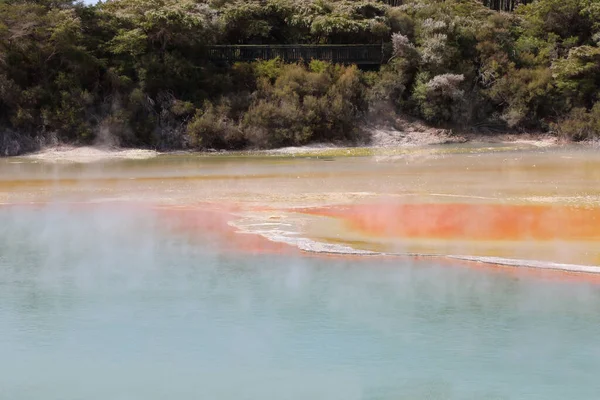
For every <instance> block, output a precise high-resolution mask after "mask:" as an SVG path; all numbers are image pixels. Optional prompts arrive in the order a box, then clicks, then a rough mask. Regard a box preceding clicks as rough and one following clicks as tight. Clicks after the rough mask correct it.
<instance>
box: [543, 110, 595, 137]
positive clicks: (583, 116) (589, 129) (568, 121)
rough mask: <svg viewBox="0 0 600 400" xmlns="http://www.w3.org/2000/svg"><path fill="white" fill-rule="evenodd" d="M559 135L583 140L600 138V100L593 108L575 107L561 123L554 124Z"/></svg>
mask: <svg viewBox="0 0 600 400" xmlns="http://www.w3.org/2000/svg"><path fill="white" fill-rule="evenodd" d="M553 128H554V130H555V131H556V133H557V134H558V135H560V136H561V137H563V138H565V139H569V140H574V141H582V140H592V139H598V138H600V102H598V103H596V104H595V105H594V107H592V109H591V110H589V111H588V110H586V109H585V108H574V109H573V110H571V112H570V113H569V115H568V116H567V117H566V118H564V119H562V120H561V121H560V122H559V123H557V124H553Z"/></svg>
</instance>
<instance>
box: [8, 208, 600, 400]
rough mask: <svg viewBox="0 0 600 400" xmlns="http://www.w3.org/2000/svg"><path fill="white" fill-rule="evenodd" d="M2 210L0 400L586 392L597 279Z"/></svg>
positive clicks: (599, 346)
mask: <svg viewBox="0 0 600 400" xmlns="http://www.w3.org/2000/svg"><path fill="white" fill-rule="evenodd" d="M164 224H165V221H164V219H163V220H161V221H160V222H159V220H157V219H156V218H155V216H154V215H153V214H151V213H146V212H144V211H141V210H140V211H137V212H133V213H132V212H131V211H124V210H123V211H119V210H115V209H109V208H105V209H102V208H99V209H97V210H90V209H86V210H83V209H82V210H79V211H75V210H70V209H67V208H64V207H60V206H55V207H45V208H39V209H32V208H20V209H19V208H10V209H8V208H5V209H0V399H3V400H4V399H7V400H20V399H26V400H30V399H45V400H79V399H86V400H87V399H90V400H96V399H97V400H108V399H110V400H116V399H128V400H129V399H143V400H154V399H223V400H229V399H232V400H233V399H235V400H241V399H278V400H279V399H290V400H292V399H293V400H295V399H298V400H300V399H302V400H305V399H348V400H352V399H373V400H375V399H382V400H383V399H478V400H480V399H545V400H549V399H550V400H551V399H561V400H562V399H596V398H598V393H600V382H599V381H598V379H597V371H598V370H599V368H600V286H598V285H597V284H593V283H586V282H585V281H583V280H581V281H573V280H553V279H547V278H542V277H536V276H532V275H531V274H522V275H521V274H519V273H511V274H509V273H504V272H498V271H492V270H486V269H474V268H470V267H466V266H456V265H445V264H442V263H439V262H434V261H431V260H429V261H419V262H416V261H412V260H409V259H396V260H384V259H381V258H369V257H367V258H364V259H360V258H354V259H343V258H327V257H301V256H290V255H285V256H284V255H254V256H250V255H247V254H223V253H221V252H220V251H219V250H217V249H218V247H217V246H215V243H214V240H215V238H214V237H212V236H211V235H209V234H206V235H205V234H203V233H199V234H198V235H190V234H189V233H186V234H184V233H181V232H177V231H176V230H174V229H172V227H170V226H168V225H167V226H165V225H164Z"/></svg>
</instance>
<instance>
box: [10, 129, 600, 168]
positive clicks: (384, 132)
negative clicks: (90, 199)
mask: <svg viewBox="0 0 600 400" xmlns="http://www.w3.org/2000/svg"><path fill="white" fill-rule="evenodd" d="M367 130H368V138H369V140H368V141H367V142H365V143H364V144H361V145H358V146H357V145H356V144H346V145H344V144H340V143H337V144H332V143H314V144H311V145H307V146H299V147H282V148H277V149H271V150H262V151H264V152H266V153H273V154H295V153H304V152H307V151H308V152H310V151H317V152H318V151H319V150H324V149H332V148H343V147H358V148H401V147H420V146H431V145H445V144H462V143H478V144H487V143H489V144H502V143H506V144H523V145H531V146H534V147H550V146H557V145H561V144H568V142H565V141H562V140H559V139H558V138H557V137H555V136H552V135H549V134H545V133H501V134H485V133H477V132H454V131H452V130H448V129H438V128H432V127H427V126H426V125H423V124H420V123H410V124H408V125H407V127H406V129H404V130H397V129H393V128H389V127H374V126H371V127H369V128H367ZM586 144H587V145H595V144H593V143H586ZM11 148H12V149H21V150H24V151H20V152H12V151H6V150H5V149H4V150H3V149H2V148H0V156H17V155H25V157H27V158H30V159H35V160H38V161H50V162H76V163H86V162H96V161H107V160H111V159H132V160H139V159H146V158H152V157H155V156H157V155H158V154H160V153H159V152H158V151H155V150H152V149H144V148H133V149H132V148H119V147H106V146H74V145H66V144H52V145H47V146H37V145H35V144H28V145H27V146H19V145H14V146H13V147H11ZM177 152H178V151H169V152H166V153H172V154H176V153H177ZM214 152H215V151H214V150H208V151H199V152H197V153H214ZM221 153H227V152H226V151H221Z"/></svg>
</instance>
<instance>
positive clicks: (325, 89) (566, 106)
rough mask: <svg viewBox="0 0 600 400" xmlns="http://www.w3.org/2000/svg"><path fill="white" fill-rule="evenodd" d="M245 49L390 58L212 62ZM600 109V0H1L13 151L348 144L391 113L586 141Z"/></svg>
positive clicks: (1, 134)
mask: <svg viewBox="0 0 600 400" xmlns="http://www.w3.org/2000/svg"><path fill="white" fill-rule="evenodd" d="M236 43H247V44H251V43H323V44H324V43H333V44H335V43H382V44H383V45H384V48H386V49H389V55H390V59H389V62H388V63H387V64H385V65H383V66H382V67H381V69H380V70H379V71H370V72H361V71H359V70H357V69H356V68H354V67H341V66H334V65H329V64H327V63H323V62H312V63H310V65H304V64H298V65H296V64H294V65H284V64H283V63H281V62H280V61H278V60H271V61H262V62H255V63H250V64H236V65H233V66H231V67H228V68H226V69H223V68H222V67H220V68H218V67H217V66H214V65H211V64H210V63H209V62H207V60H206V58H205V51H204V48H205V46H207V45H211V44H236ZM307 61H310V60H307ZM599 101H600V2H598V1H597V0H536V1H534V2H530V3H529V4H527V5H520V6H518V7H517V9H516V11H515V12H514V13H502V12H495V11H492V10H490V9H488V8H487V7H485V6H483V5H482V2H480V1H477V0H446V1H443V2H440V1H438V0H406V1H405V3H404V4H403V5H402V6H399V7H391V6H389V5H387V4H386V3H385V2H381V1H378V0H260V1H259V0H113V1H109V2H105V3H99V4H98V5H94V6H91V5H90V6H86V5H83V4H81V3H74V2H73V1H72V0H52V1H50V0H39V1H29V0H0V143H1V144H2V149H0V150H3V151H2V154H13V153H15V152H18V151H25V150H30V149H32V148H34V147H35V146H36V144H37V145H41V144H44V143H54V142H56V141H63V142H74V143H81V144H84V143H104V144H110V145H122V146H151V147H156V148H181V147H186V146H192V147H197V148H211V147H214V148H242V147H246V146H256V147H273V146H287V145H297V144H304V143H308V142H311V141H347V140H355V139H357V137H358V136H359V135H358V131H359V128H360V122H361V120H362V119H363V117H364V116H365V115H366V114H367V113H371V116H372V117H374V119H376V114H377V111H378V110H380V109H386V110H390V109H391V110H394V111H395V112H398V113H406V114H410V115H412V116H415V117H419V118H423V119H425V120H427V121H429V122H430V123H432V124H439V125H460V126H463V127H465V126H469V125H474V124H477V125H485V124H487V123H489V124H494V125H496V126H498V125H502V126H504V128H505V129H513V130H525V129H536V130H551V131H553V132H557V133H559V134H561V135H564V136H565V137H568V138H572V139H574V140H584V139H586V138H590V137H593V136H596V135H597V134H598V133H597V129H598V127H597V124H596V122H595V121H596V119H595V118H596V114H597V112H598V111H597V104H598V102H599ZM570 126H571V127H572V128H570ZM19 139H20V140H19ZM7 143H8V144H7Z"/></svg>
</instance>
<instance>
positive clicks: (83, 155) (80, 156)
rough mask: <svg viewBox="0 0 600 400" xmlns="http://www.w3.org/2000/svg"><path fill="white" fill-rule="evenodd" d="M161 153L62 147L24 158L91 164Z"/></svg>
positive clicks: (146, 156) (150, 156) (142, 158)
mask: <svg viewBox="0 0 600 400" xmlns="http://www.w3.org/2000/svg"><path fill="white" fill-rule="evenodd" d="M158 154H159V153H158V152H156V151H153V150H143V149H111V148H98V147H87V146H86V147H73V146H60V147H54V148H48V149H45V150H42V151H40V152H37V153H33V154H28V155H26V156H24V157H25V158H28V159H33V160H38V161H44V162H66V163H69V162H71V163H90V162H97V161H108V160H144V159H148V158H153V157H156V156H157V155H158Z"/></svg>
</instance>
